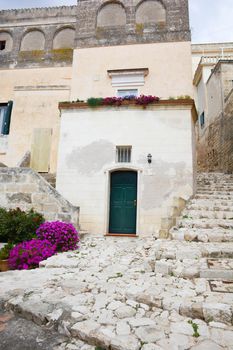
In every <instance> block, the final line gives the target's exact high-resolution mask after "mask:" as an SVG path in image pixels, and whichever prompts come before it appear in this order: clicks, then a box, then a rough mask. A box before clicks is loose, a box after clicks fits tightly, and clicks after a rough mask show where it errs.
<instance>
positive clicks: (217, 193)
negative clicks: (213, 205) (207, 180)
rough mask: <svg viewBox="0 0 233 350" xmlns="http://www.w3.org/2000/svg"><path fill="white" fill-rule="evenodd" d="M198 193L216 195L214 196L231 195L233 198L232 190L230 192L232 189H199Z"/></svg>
mask: <svg viewBox="0 0 233 350" xmlns="http://www.w3.org/2000/svg"><path fill="white" fill-rule="evenodd" d="M196 194H197V195H199V194H208V195H214V196H216V195H217V196H218V195H220V196H229V197H231V198H232V199H233V193H232V192H230V191H217V190H213V191H211V190H200V191H199V190H197V192H196Z"/></svg>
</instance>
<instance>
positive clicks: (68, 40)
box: [53, 28, 75, 49]
mask: <svg viewBox="0 0 233 350" xmlns="http://www.w3.org/2000/svg"><path fill="white" fill-rule="evenodd" d="M74 38H75V30H74V29H73V28H62V29H60V30H59V31H58V32H57V33H56V34H55V37H54V39H53V48H54V49H73V48H74Z"/></svg>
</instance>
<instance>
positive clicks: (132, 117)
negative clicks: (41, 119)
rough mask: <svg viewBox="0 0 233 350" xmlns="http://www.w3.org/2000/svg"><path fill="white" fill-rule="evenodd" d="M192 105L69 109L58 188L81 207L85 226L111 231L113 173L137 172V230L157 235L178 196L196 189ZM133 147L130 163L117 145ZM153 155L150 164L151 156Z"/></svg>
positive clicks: (63, 131) (65, 117)
mask: <svg viewBox="0 0 233 350" xmlns="http://www.w3.org/2000/svg"><path fill="white" fill-rule="evenodd" d="M190 108H191V107H183V108H182V107H180V108H179V107H173V108H172V107H166V108H165V107H163V108H159V107H148V108H147V109H140V108H133V107H121V108H120V109H118V108H101V109H99V110H98V109H97V110H92V109H91V110H66V111H63V112H62V117H61V137H60V145H59V161H58V171H57V189H58V191H59V192H60V193H61V194H62V195H64V196H65V197H66V198H67V199H68V200H69V201H70V202H71V203H73V204H74V205H77V204H78V205H79V206H80V207H81V212H80V215H81V216H80V223H81V226H82V229H84V230H88V231H89V232H91V233H95V234H103V233H107V231H108V202H109V171H110V170H112V169H117V168H122V167H124V168H133V169H136V170H138V176H139V184H138V223H137V233H138V234H140V235H141V234H142V235H143V234H152V233H158V229H159V228H160V225H161V218H162V217H168V216H169V215H170V210H171V206H172V203H173V199H174V197H182V198H184V199H188V198H189V196H190V195H192V193H193V150H192V147H193V145H192V143H193V141H194V138H193V135H192V118H191V110H190ZM117 145H118V146H119V145H132V162H131V163H127V164H126V163H125V164H122V163H116V162H115V149H116V146H117ZM148 153H151V154H152V156H153V161H152V164H151V165H149V164H148V162H147V155H148Z"/></svg>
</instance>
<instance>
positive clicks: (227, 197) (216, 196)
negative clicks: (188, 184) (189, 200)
mask: <svg viewBox="0 0 233 350" xmlns="http://www.w3.org/2000/svg"><path fill="white" fill-rule="evenodd" d="M194 199H208V200H212V201H213V200H225V201H231V203H232V201H233V196H230V195H225V194H222V195H221V194H207V193H197V194H196V195H195V197H194Z"/></svg>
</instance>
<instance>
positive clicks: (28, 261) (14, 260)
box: [8, 239, 56, 270]
mask: <svg viewBox="0 0 233 350" xmlns="http://www.w3.org/2000/svg"><path fill="white" fill-rule="evenodd" d="M55 252H56V246H55V245H53V244H52V243H50V242H49V241H48V240H45V239H44V240H40V239H32V240H31V241H27V242H22V243H19V244H17V245H16V246H15V247H14V248H13V249H12V250H11V251H10V255H9V260H8V261H9V265H10V268H11V269H17V270H27V269H33V268H36V267H38V266H39V263H40V262H41V261H43V260H45V259H47V258H49V257H50V256H52V255H54V254H55Z"/></svg>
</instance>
